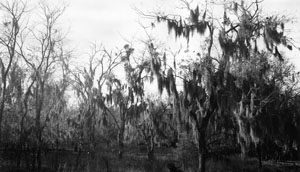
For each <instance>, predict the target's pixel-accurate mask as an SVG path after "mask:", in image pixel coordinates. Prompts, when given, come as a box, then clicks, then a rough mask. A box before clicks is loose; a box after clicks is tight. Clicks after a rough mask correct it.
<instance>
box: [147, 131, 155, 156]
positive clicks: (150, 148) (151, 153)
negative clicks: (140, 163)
mask: <svg viewBox="0 0 300 172" xmlns="http://www.w3.org/2000/svg"><path fill="white" fill-rule="evenodd" d="M147 147H148V148H147V150H148V160H149V161H152V160H154V140H153V136H152V137H151V139H150V142H149V143H148V145H147Z"/></svg>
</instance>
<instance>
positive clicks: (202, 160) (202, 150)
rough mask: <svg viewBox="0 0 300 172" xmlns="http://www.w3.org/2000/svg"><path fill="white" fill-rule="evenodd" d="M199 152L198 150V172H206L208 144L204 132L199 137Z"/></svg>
mask: <svg viewBox="0 0 300 172" xmlns="http://www.w3.org/2000/svg"><path fill="white" fill-rule="evenodd" d="M198 144H199V148H198V149H199V150H198V163H199V166H198V171H199V172H205V169H206V168H205V164H206V143H205V134H204V132H203V131H202V132H201V134H200V136H199V143H198Z"/></svg>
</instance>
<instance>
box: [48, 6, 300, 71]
mask: <svg viewBox="0 0 300 172" xmlns="http://www.w3.org/2000/svg"><path fill="white" fill-rule="evenodd" d="M55 2H58V3H62V1H60V0H55ZM64 2H65V4H68V7H67V9H66V12H65V14H64V17H63V20H64V23H63V24H64V25H67V26H69V28H70V30H69V34H68V38H69V40H70V43H71V44H72V47H73V48H74V49H75V50H76V54H78V55H79V56H80V55H81V54H83V53H85V52H87V51H88V50H89V49H88V46H89V45H90V44H91V43H94V42H97V43H103V44H104V45H105V46H106V47H108V48H115V47H118V48H121V47H123V45H124V44H125V43H126V41H125V39H127V40H128V41H132V40H133V39H138V38H139V37H145V32H143V29H142V27H141V26H140V24H139V21H140V22H143V19H142V18H141V17H140V16H139V15H138V14H137V12H136V11H135V8H138V9H141V10H142V11H145V12H153V11H154V12H157V11H159V10H164V11H167V12H170V13H172V10H174V11H175V10H179V9H178V8H176V7H178V6H177V5H175V4H176V3H175V2H176V0H151V1H145V0H65V1H64ZM177 2H179V0H178V1H177ZM194 2H196V0H194ZM199 2H203V1H199ZM246 2H247V1H246ZM49 3H54V1H51V2H50V1H49ZM299 7H300V1H299V0H264V1H263V2H262V8H263V13H264V14H267V15H271V14H280V15H286V16H288V17H291V18H295V21H296V22H293V23H292V24H291V26H290V27H289V28H290V31H289V35H290V36H291V37H293V38H294V39H295V41H297V42H298V46H299V45H300V24H299V22H300V21H299V19H300V11H299ZM297 21H298V22H297ZM149 22H150V21H149ZM299 54H300V53H299V51H297V50H294V51H293V52H291V53H288V56H289V58H290V59H291V61H292V62H293V63H295V64H296V65H297V68H298V69H300V60H298V57H296V56H299V58H300V55H299Z"/></svg>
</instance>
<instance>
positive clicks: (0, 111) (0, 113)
mask: <svg viewBox="0 0 300 172" xmlns="http://www.w3.org/2000/svg"><path fill="white" fill-rule="evenodd" d="M2 82H3V88H2V92H1V104H0V146H1V144H2V121H3V114H4V103H5V94H6V76H4V77H3V78H2Z"/></svg>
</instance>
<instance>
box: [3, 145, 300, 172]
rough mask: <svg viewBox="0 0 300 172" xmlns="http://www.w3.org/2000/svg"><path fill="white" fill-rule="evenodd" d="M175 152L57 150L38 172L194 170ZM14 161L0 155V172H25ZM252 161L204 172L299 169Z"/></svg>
mask: <svg viewBox="0 0 300 172" xmlns="http://www.w3.org/2000/svg"><path fill="white" fill-rule="evenodd" d="M176 152H177V150H176V149H172V148H160V149H156V151H155V159H154V160H153V161H149V160H148V159H147V154H146V150H145V149H144V148H138V147H137V146H135V147H127V148H126V150H125V153H124V157H123V158H122V159H118V157H117V151H116V149H103V150H98V151H97V152H96V153H94V154H92V153H88V152H82V153H81V154H80V156H78V155H79V153H78V152H74V151H71V150H64V151H63V150H61V151H59V152H53V151H50V152H48V153H47V154H43V163H42V172H169V169H168V168H167V164H168V163H174V164H175V165H176V166H178V167H179V168H180V169H181V170H183V171H184V172H194V171H196V169H197V160H196V159H185V160H182V159H180V157H179V156H178V153H176ZM14 159H15V157H12V156H7V155H5V154H3V152H2V153H1V156H0V172H27V171H28V172H29V171H32V170H30V169H28V168H26V165H25V163H24V162H25V160H24V159H23V160H22V162H23V163H21V167H20V168H16V165H15V161H14ZM257 164H258V162H257V160H256V159H254V158H249V159H247V160H246V161H242V160H240V159H239V158H238V156H231V157H228V158H226V159H218V160H216V159H209V160H208V162H207V164H206V165H207V172H258V171H260V172H299V171H300V165H299V164H298V163H295V162H273V161H264V162H263V168H262V169H261V170H259V169H258V165H257Z"/></svg>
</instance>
